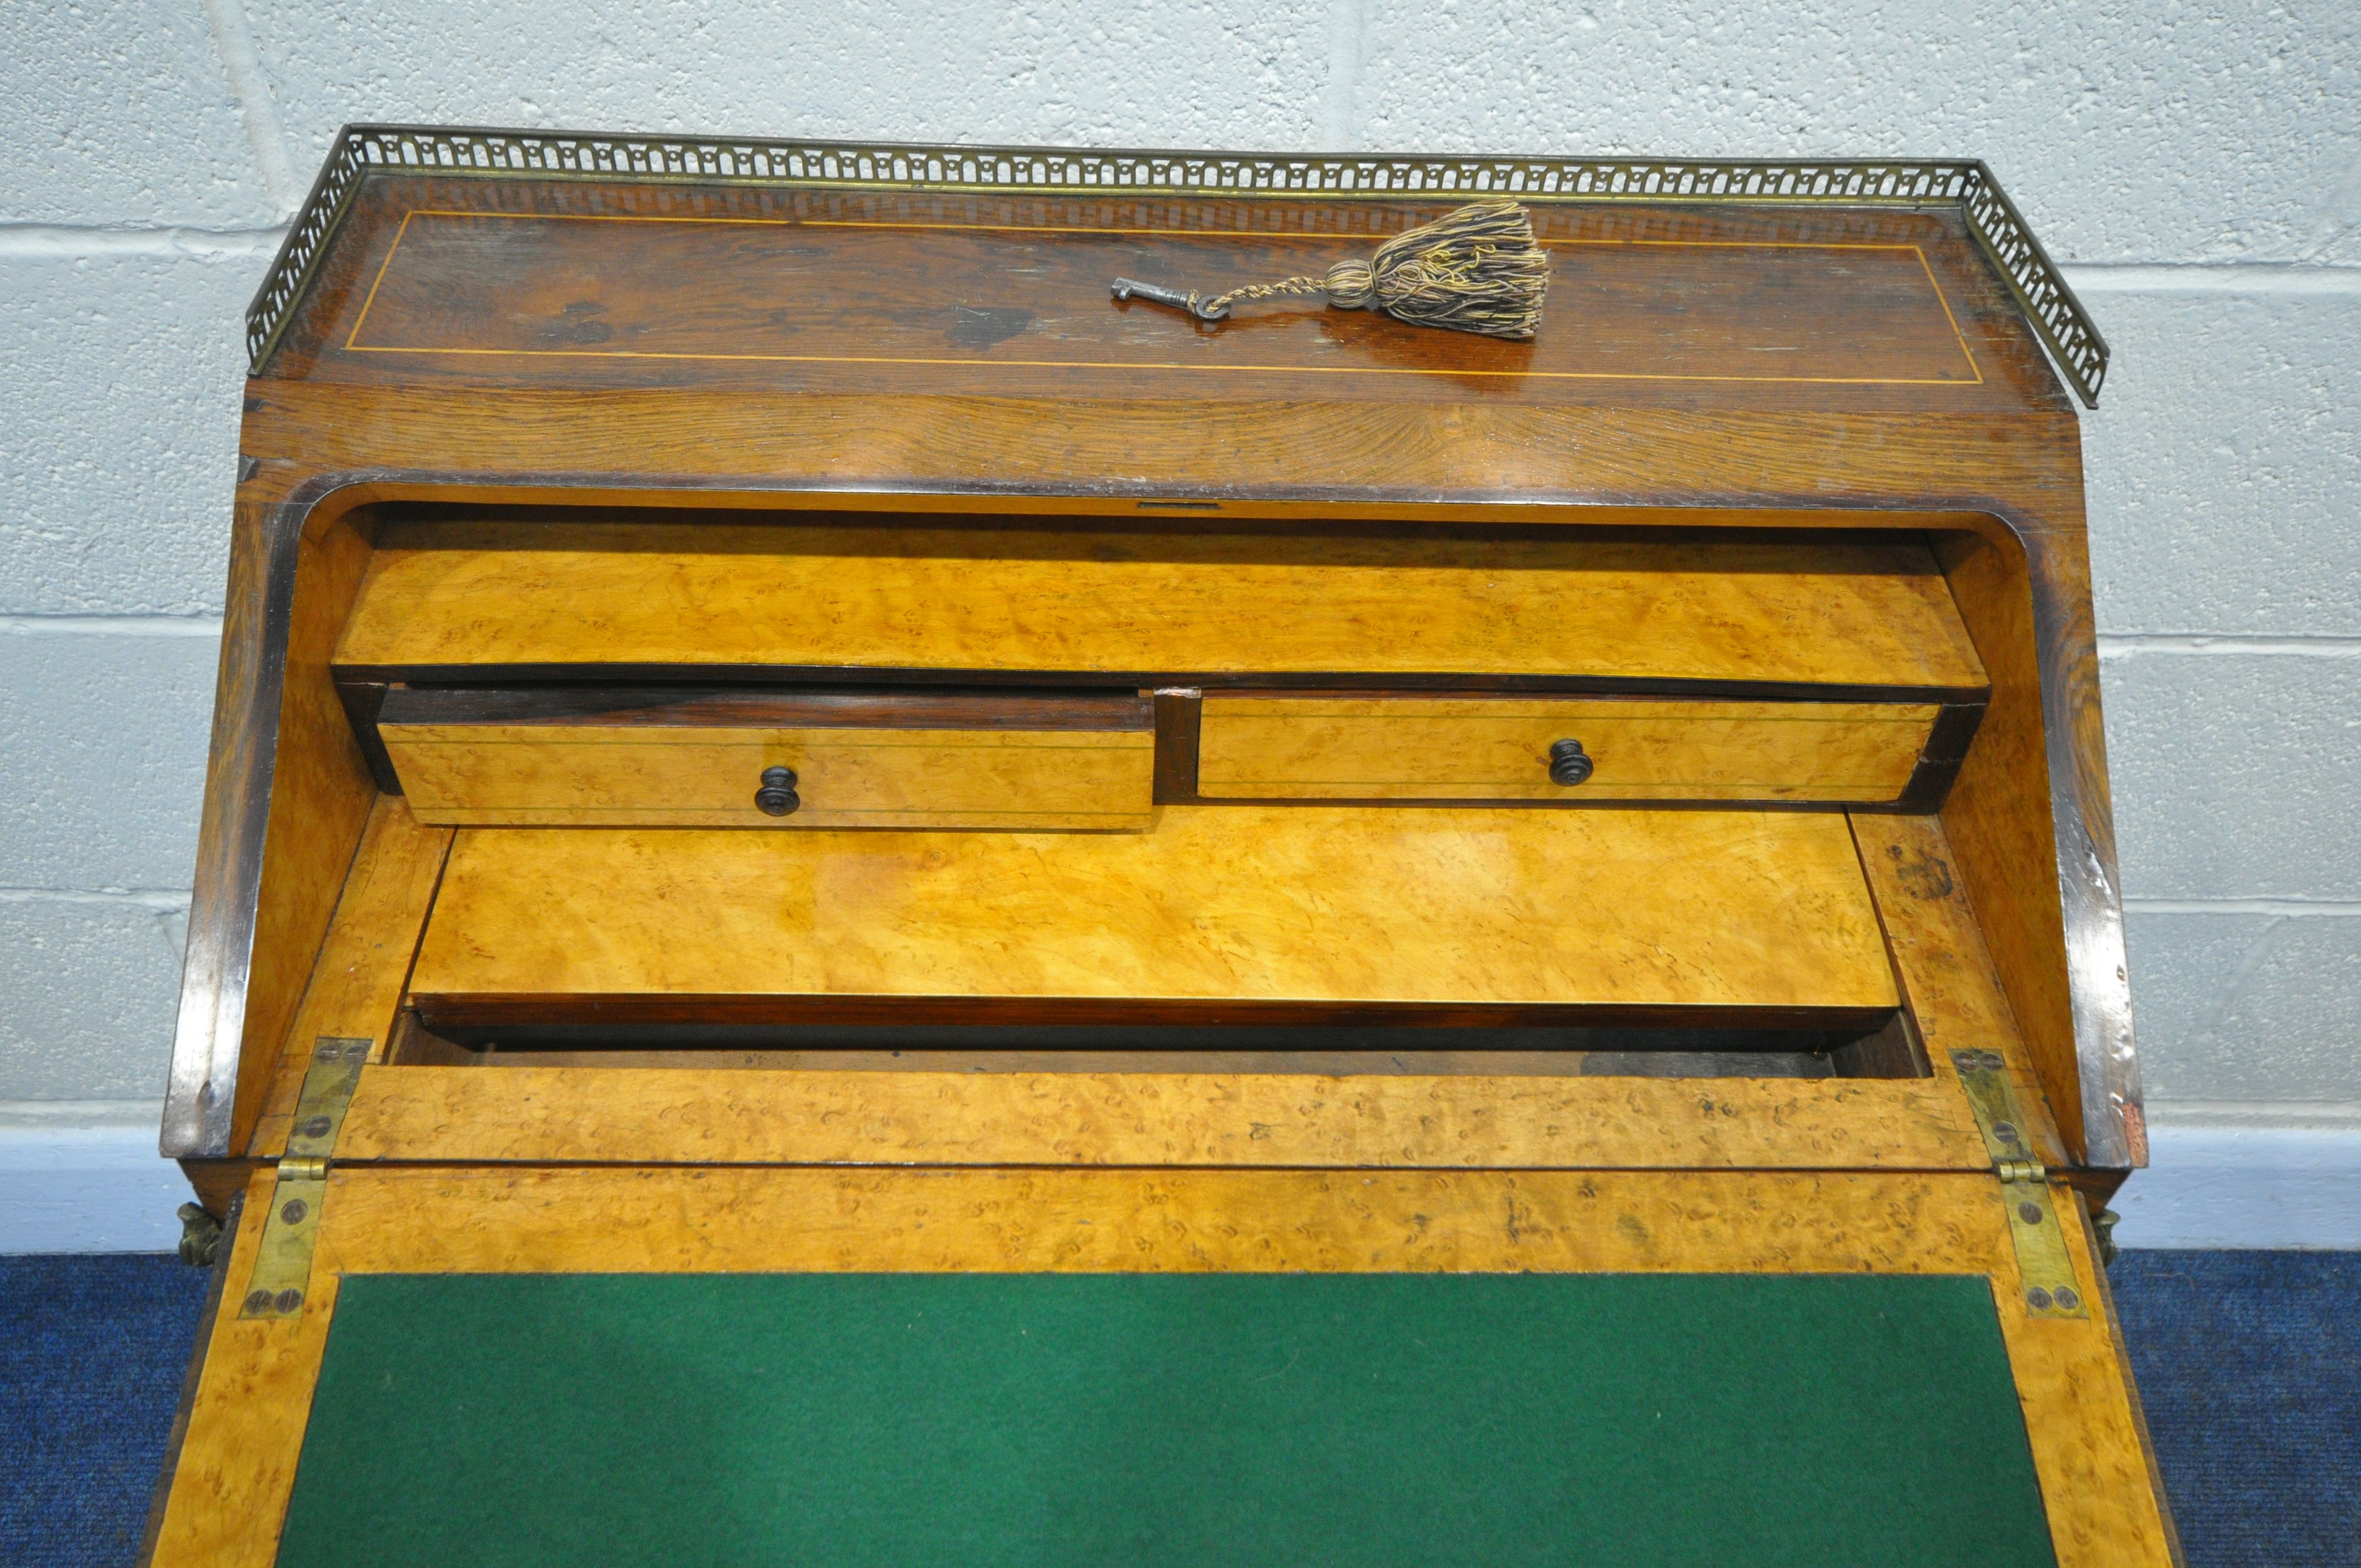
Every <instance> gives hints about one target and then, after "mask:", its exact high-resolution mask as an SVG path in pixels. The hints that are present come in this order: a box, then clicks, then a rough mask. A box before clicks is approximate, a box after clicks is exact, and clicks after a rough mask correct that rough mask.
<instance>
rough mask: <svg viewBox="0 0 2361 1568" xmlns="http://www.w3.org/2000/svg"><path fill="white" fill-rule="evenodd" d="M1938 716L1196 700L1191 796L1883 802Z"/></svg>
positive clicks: (1637, 702)
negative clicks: (1199, 714)
mask: <svg viewBox="0 0 2361 1568" xmlns="http://www.w3.org/2000/svg"><path fill="white" fill-rule="evenodd" d="M1942 712H1943V708H1942V707H1941V706H1940V705H1938V704H1936V703H1904V702H1722V701H1702V702H1698V701H1672V700H1659V699H1656V698H1650V697H1533V698H1528V697H1423V696H1387V697H1352V698H1336V697H1316V696H1207V697H1206V698H1205V700H1204V707H1203V718H1202V724H1201V727H1200V729H1199V732H1198V742H1197V793H1198V795H1199V796H1200V797H1201V798H1203V799H1207V800H1223V799H1231V800H1286V799H1295V800H1468V801H1519V800H1531V801H1563V802H1565V803H1567V804H1570V805H1571V804H1580V803H1582V802H1585V801H1741V800H1761V801H1794V802H1813V803H1825V804H1848V805H1882V804H1887V803H1891V802H1893V801H1894V800H1897V799H1899V798H1900V797H1901V795H1902V794H1903V791H1904V790H1905V788H1906V787H1908V786H1909V784H1911V781H1912V779H1913V776H1914V775H1915V774H1916V773H1917V772H1918V768H1919V762H1920V759H1921V758H1923V757H1925V756H1927V742H1928V740H1929V739H1930V738H1931V737H1932V736H1933V734H1934V732H1935V725H1936V718H1937V717H1938V714H1940V713H1942Z"/></svg>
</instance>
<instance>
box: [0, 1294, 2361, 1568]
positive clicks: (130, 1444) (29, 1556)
mask: <svg viewBox="0 0 2361 1568" xmlns="http://www.w3.org/2000/svg"><path fill="white" fill-rule="evenodd" d="M2109 1283H2110V1285H2111V1287H2112V1288H2113V1292H2114V1299H2115V1309H2116V1311H2117V1313H2118V1315H2119V1316H2120V1317H2121V1319H2122V1321H2123V1326H2124V1338H2125V1343H2126V1346H2127V1348H2128V1351H2129V1354H2130V1357H2131V1362H2132V1367H2133V1372H2134V1375H2135V1376H2136V1378H2137V1380H2138V1384H2139V1388H2140V1393H2141V1396H2142V1398H2143V1400H2144V1402H2145V1404H2146V1407H2147V1425H2148V1432H2149V1436H2150V1438H2151V1440H2152V1441H2153V1442H2154V1443H2155V1445H2156V1454H2157V1465H2158V1470H2159V1471H2160V1472H2161V1473H2162V1475H2163V1476H2164V1483H2165V1490H2166V1495H2167V1496H2168V1497H2169V1498H2170V1499H2171V1503H2172V1508H2173V1513H2174V1516H2175V1518H2176V1519H2177V1521H2178V1523H2179V1525H2180V1538H2181V1544H2182V1548H2183V1550H2184V1551H2185V1552H2186V1553H2187V1556H2188V1562H2189V1563H2190V1564H2191V1568H2292V1565H2297V1564H2303V1565H2313V1564H2317V1565H2321V1568H2361V1252H2344V1253H2334V1252H2151V1251H2141V1252H2125V1254H2124V1255H2123V1256H2122V1257H2121V1259H2119V1260H2118V1261H2117V1263H2116V1264H2115V1266H2114V1270H2113V1271H2112V1273H2111V1276H2110V1280H2109ZM218 1288H219V1275H218V1271H217V1270H207V1271H204V1272H200V1271H198V1270H196V1269H193V1268H189V1267H186V1266H183V1265H182V1264H181V1262H180V1261H179V1259H177V1258H174V1257H172V1256H170V1255H166V1254H99V1255H80V1254H69V1255H19V1256H0V1367H5V1375H0V1433H5V1434H6V1435H5V1440H0V1554H5V1562H6V1563H9V1564H11V1565H16V1568H127V1565H128V1564H130V1563H135V1562H137V1559H138V1557H139V1554H140V1551H141V1547H142V1544H143V1534H144V1531H145V1530H147V1529H148V1525H149V1508H150V1504H151V1501H152V1499H153V1497H154V1495H155V1488H156V1483H157V1479H158V1477H159V1475H160V1474H161V1472H162V1468H163V1465H164V1463H165V1458H166V1456H167V1454H168V1453H172V1452H175V1451H176V1449H177V1444H178V1442H179V1434H178V1431H177V1430H176V1427H177V1423H178V1421H179V1420H181V1409H182V1404H183V1400H182V1393H183V1383H184V1380H185V1378H186V1376H187V1375H188V1372H189V1370H190V1354H189V1353H190V1351H191V1349H192V1347H193V1346H194V1344H195V1342H196V1335H197V1332H198V1328H199V1326H200V1324H201V1323H203V1321H206V1320H207V1319H208V1318H209V1317H210V1315H211V1310H210V1301H209V1298H210V1297H211V1295H212V1293H213V1292H214V1291H215V1290H217V1289H218Z"/></svg>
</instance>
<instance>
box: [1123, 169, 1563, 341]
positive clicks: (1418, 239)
mask: <svg viewBox="0 0 2361 1568" xmlns="http://www.w3.org/2000/svg"><path fill="white" fill-rule="evenodd" d="M1548 289H1549V255H1548V253H1547V252H1545V251H1543V249H1542V248H1541V247H1539V246H1538V245H1535V244H1534V243H1533V225H1532V217H1531V216H1530V215H1528V214H1527V213H1526V212H1525V210H1524V208H1522V207H1521V206H1519V205H1518V204H1517V203H1514V202H1512V201H1510V200H1509V199H1508V198H1507V197H1505V196H1499V197H1493V198H1490V199H1488V200H1486V201H1481V202H1477V203H1471V204H1469V205H1467V206H1465V207H1462V208H1460V209H1459V210H1458V211H1457V212H1455V213H1452V214H1449V215H1447V216H1445V217H1441V218H1437V219H1436V220H1435V221H1434V222H1433V223H1431V224H1426V225H1422V226H1420V227H1418V228H1414V229H1411V230H1409V231H1407V232H1406V233H1402V234H1398V235H1396V236H1394V237H1393V238H1391V239H1389V240H1388V241H1386V243H1385V244H1383V245H1381V246H1379V247H1378V253H1377V255H1375V256H1373V257H1371V258H1369V259H1368V260H1367V261H1340V262H1338V263H1337V264H1336V265H1335V266H1334V267H1331V268H1330V269H1328V272H1327V276H1325V277H1321V278H1315V277H1309V276H1306V277H1301V278H1288V279H1283V280H1280V281H1279V282H1276V283H1253V284H1248V285H1247V286H1246V287H1245V288H1243V289H1233V290H1231V291H1229V292H1228V293H1226V294H1216V295H1214V296H1213V298H1212V299H1210V300H1207V299H1202V298H1201V297H1200V296H1199V295H1198V294H1197V293H1195V292H1194V291H1191V292H1189V293H1187V294H1181V293H1179V292H1176V291H1173V290H1170V289H1164V288H1159V287H1158V286H1156V285H1153V284H1148V283H1140V282H1137V281H1134V280H1131V279H1129V278H1118V279H1116V280H1115V298H1116V299H1118V300H1127V299H1131V298H1133V297H1134V296H1137V297H1138V298H1140V299H1143V300H1152V301H1154V302H1157V303H1159V304H1165V305H1177V306H1179V307H1180V309H1182V310H1184V311H1187V312H1188V313H1190V314H1191V315H1193V316H1195V317H1196V318H1197V319H1198V320H1200V321H1209V322H1212V321H1221V320H1223V319H1224V317H1226V316H1228V315H1229V313H1230V310H1231V307H1232V306H1234V305H1236V304H1239V303H1241V302H1246V301H1253V300H1270V299H1278V298H1280V297H1282V296H1286V295H1303V294H1324V295H1326V296H1327V299H1328V303H1329V304H1331V305H1332V306H1334V307H1335V308H1336V309H1337V310H1340V311H1357V310H1377V311H1382V312H1384V313H1386V314H1388V315H1389V316H1394V317H1397V318H1399V319H1400V320H1402V321H1406V322H1412V323H1417V324H1418V325H1420V326H1440V327H1449V328H1451V329H1452V330H1454V331H1455V332H1477V333H1483V334H1486V335H1487V336H1490V337H1518V338H1524V337H1531V336H1532V335H1533V332H1534V330H1535V329H1536V328H1537V327H1539V326H1540V325H1541V319H1542V296H1543V294H1544V293H1545V292H1547V291H1548Z"/></svg>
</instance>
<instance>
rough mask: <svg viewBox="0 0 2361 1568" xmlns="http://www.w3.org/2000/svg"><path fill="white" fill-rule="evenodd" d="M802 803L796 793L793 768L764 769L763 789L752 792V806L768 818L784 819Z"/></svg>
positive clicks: (802, 800)
mask: <svg viewBox="0 0 2361 1568" xmlns="http://www.w3.org/2000/svg"><path fill="white" fill-rule="evenodd" d="M803 803H804V797H803V796H801V795H797V794H796V771H795V769H793V768H764V769H763V787H762V788H761V789H758V790H756V791H755V792H754V805H755V806H756V807H757V808H758V809H759V810H761V811H762V812H763V815H765V816H768V817H785V816H787V815H789V814H790V813H792V812H793V811H794V810H795V808H796V806H801V805H802V804H803Z"/></svg>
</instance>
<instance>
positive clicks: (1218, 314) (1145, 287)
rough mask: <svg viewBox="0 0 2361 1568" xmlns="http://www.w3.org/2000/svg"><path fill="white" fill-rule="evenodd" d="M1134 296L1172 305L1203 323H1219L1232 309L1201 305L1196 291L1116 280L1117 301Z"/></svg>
mask: <svg viewBox="0 0 2361 1568" xmlns="http://www.w3.org/2000/svg"><path fill="white" fill-rule="evenodd" d="M1134 294H1137V295H1138V296H1139V297H1140V298H1141V299H1143V300H1148V301H1150V302H1153V303H1156V304H1159V305H1171V306H1173V307H1175V308H1176V309H1179V310H1183V311H1186V312H1188V313H1190V314H1191V315H1192V316H1195V317H1196V318H1197V319H1198V320H1199V321H1201V322H1217V321H1220V320H1221V319H1222V318H1223V317H1224V316H1226V315H1228V314H1229V313H1230V307H1229V306H1227V305H1225V304H1224V305H1213V306H1206V305H1203V304H1200V303H1199V302H1198V300H1199V295H1198V293H1197V291H1195V290H1194V289H1191V290H1190V291H1188V292H1187V293H1185V294H1183V293H1181V292H1180V291H1179V290H1177V289H1167V288H1165V287H1163V286H1162V285H1161V284H1157V283H1143V282H1141V281H1140V280H1138V279H1137V278H1118V279H1116V280H1115V298H1116V299H1118V300H1128V299H1130V298H1131V297H1132V296H1133V295H1134Z"/></svg>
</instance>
